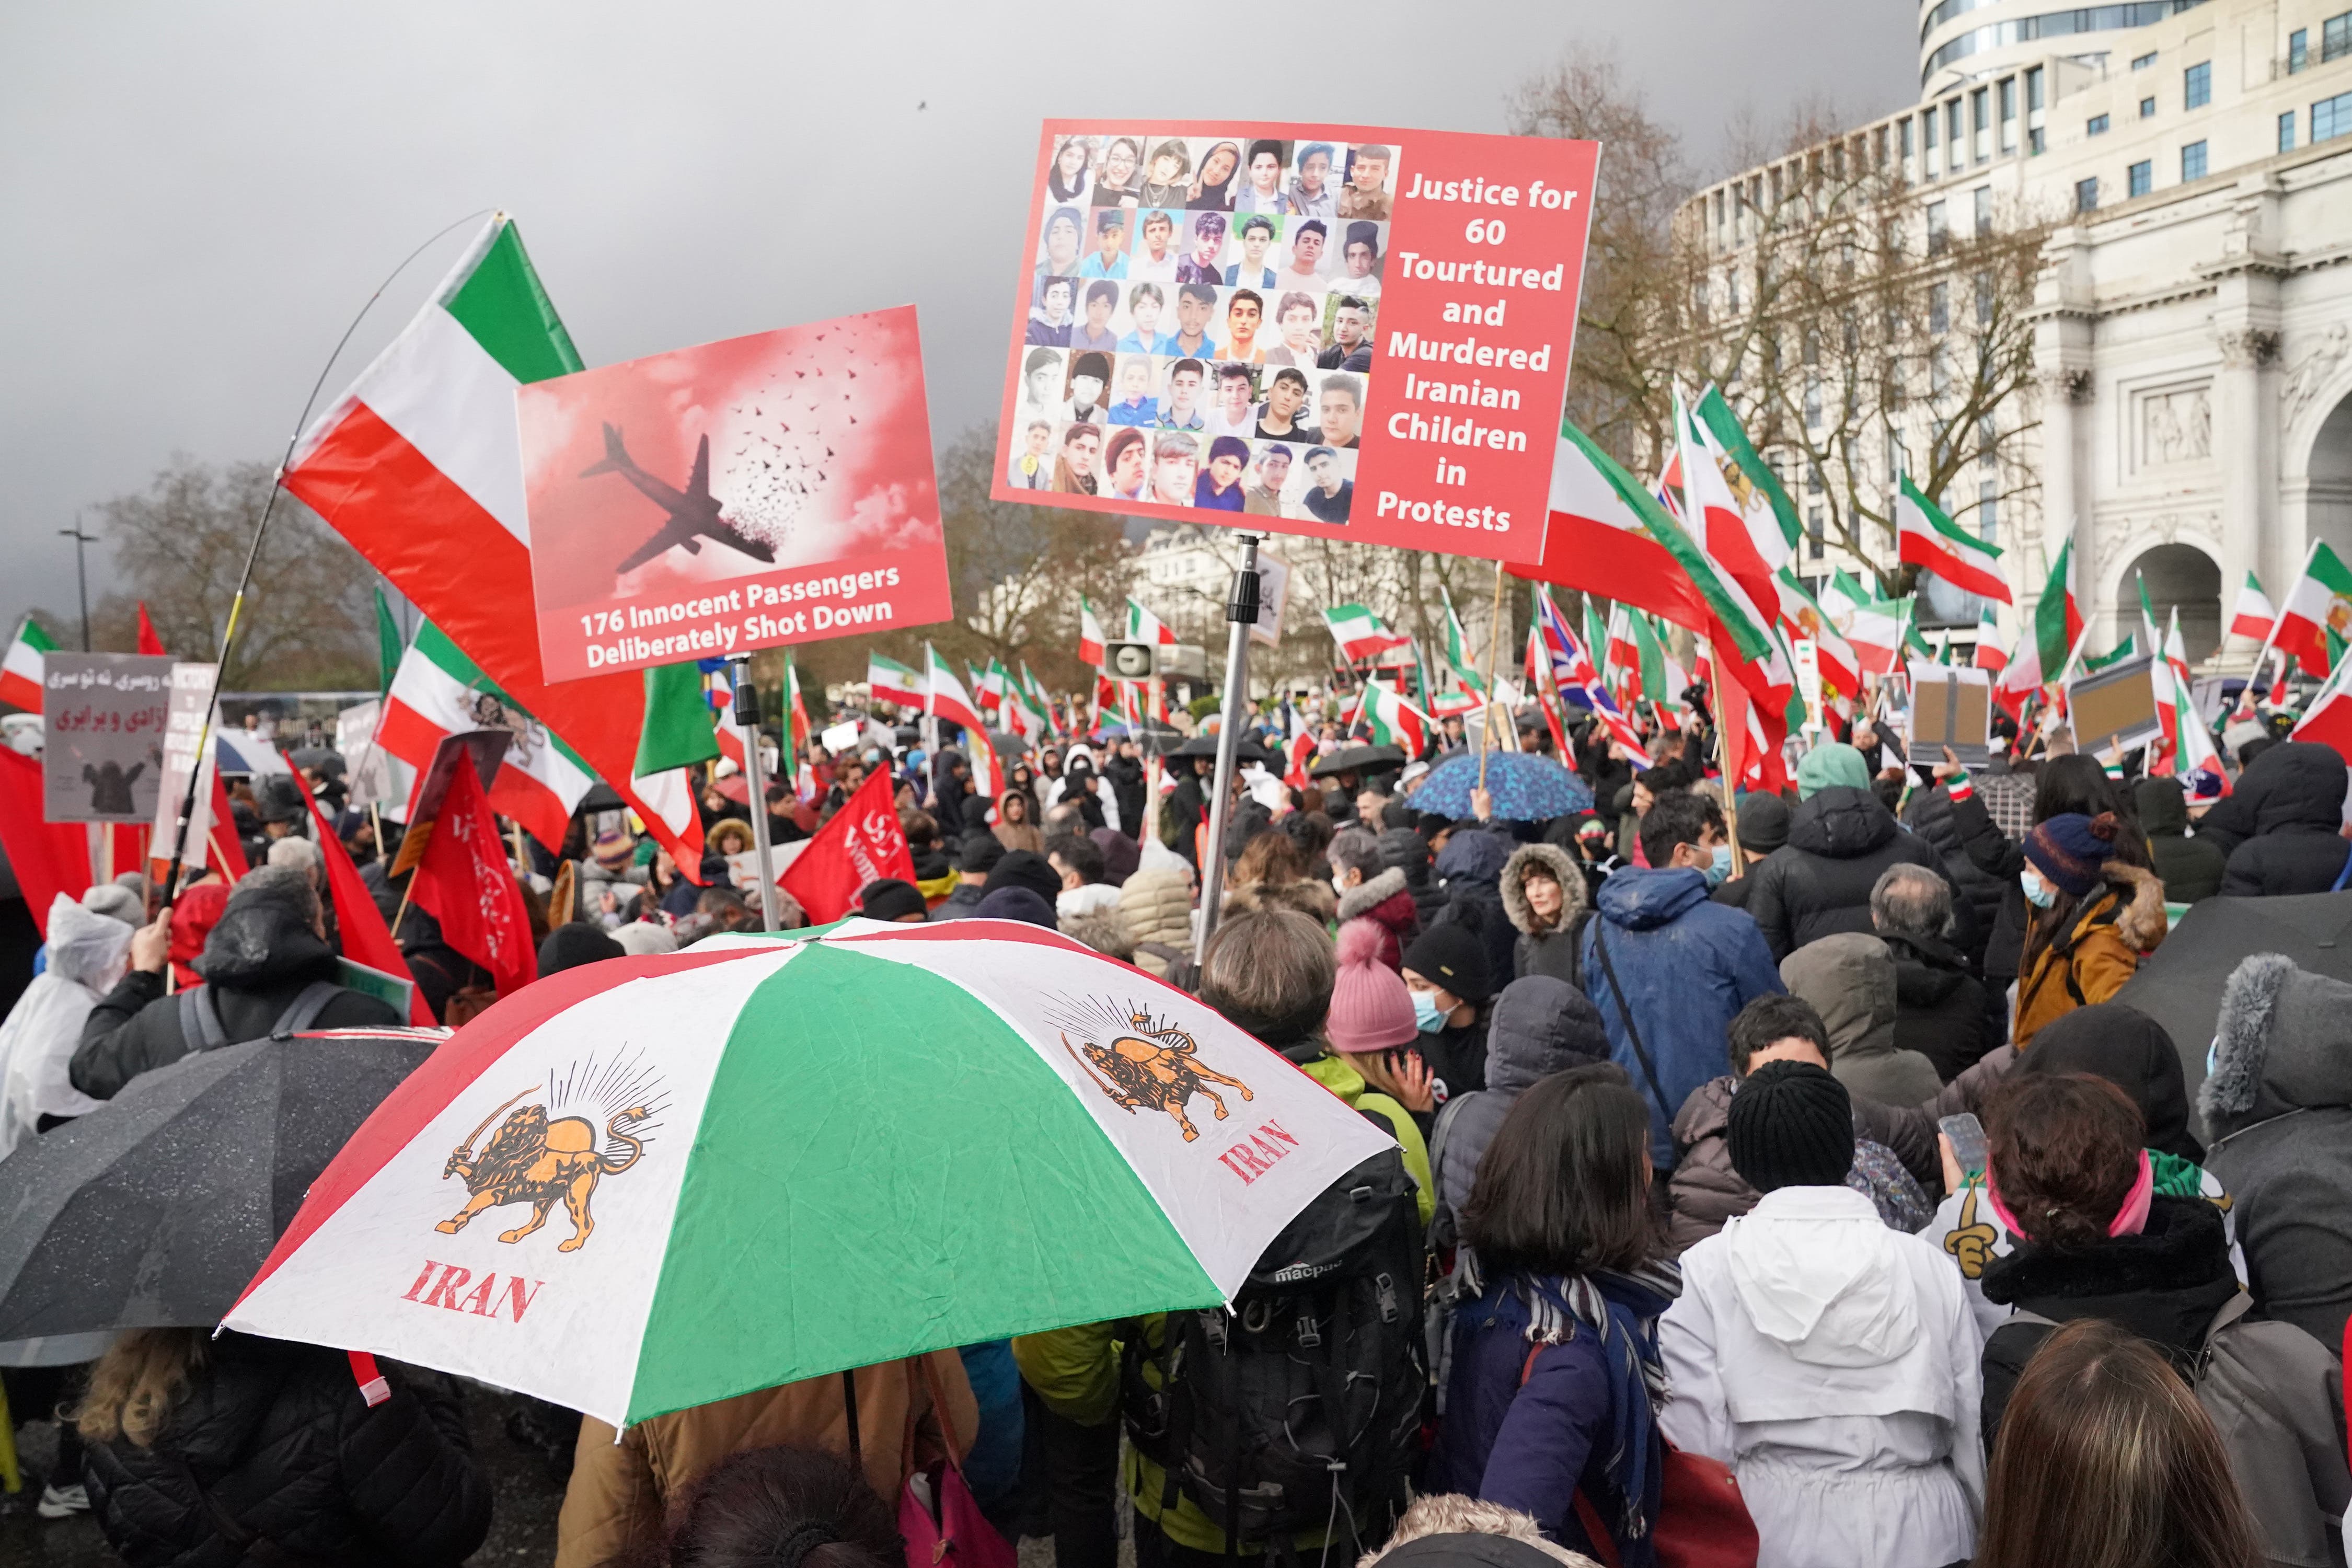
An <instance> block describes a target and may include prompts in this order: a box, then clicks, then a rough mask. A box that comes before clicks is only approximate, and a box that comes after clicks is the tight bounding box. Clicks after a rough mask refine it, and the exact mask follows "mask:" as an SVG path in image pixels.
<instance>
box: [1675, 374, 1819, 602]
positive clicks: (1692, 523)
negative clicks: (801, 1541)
mask: <svg viewBox="0 0 2352 1568" xmlns="http://www.w3.org/2000/svg"><path fill="white" fill-rule="evenodd" d="M1675 433H1676V437H1677V439H1678V443H1679V445H1680V447H1681V448H1682V452H1681V457H1682V473H1683V519H1684V521H1685V524H1686V525H1687V526H1688V527H1689V529H1690V531H1691V533H1692V536H1693V538H1694V540H1695V542H1696V543H1697V545H1698V546H1699V548H1700V549H1702V550H1704V551H1706V553H1707V556H1708V558H1709V559H1711V560H1712V561H1714V562H1715V563H1716V564H1717V566H1718V567H1719V568H1720V569H1721V570H1722V571H1723V572H1724V573H1725V574H1727V575H1728V576H1729V577H1730V578H1731V579H1732V580H1733V581H1734V582H1736V583H1738V584H1739V586H1740V587H1741V588H1742V589H1744V590H1745V591H1746V592H1747V595H1748V600H1749V601H1750V602H1751V603H1752V604H1753V605H1754V606H1755V608H1756V610H1757V612H1758V613H1759V614H1758V619H1759V623H1760V625H1761V626H1763V627H1764V628H1765V629H1766V631H1767V632H1768V633H1769V630H1770V628H1771V627H1772V626H1775V625H1776V624H1777V623H1778V622H1779V620H1780V582H1779V579H1778V578H1777V577H1776V576H1775V575H1774V574H1775V573H1777V572H1778V571H1779V570H1780V567H1781V566H1783V565H1785V564H1786V563H1788V561H1789V559H1790V554H1791V552H1790V548H1789V542H1788V541H1787V540H1786V539H1783V538H1782V537H1781V535H1780V521H1779V520H1778V519H1776V518H1775V517H1773V515H1772V508H1771V506H1770V504H1769V502H1767V501H1766V500H1764V498H1763V497H1762V496H1761V495H1760V494H1759V493H1758V492H1757V491H1756V490H1755V489H1754V488H1753V487H1749V486H1744V485H1743V488H1744V489H1747V492H1748V493H1747V494H1746V495H1744V496H1743V495H1740V494H1738V492H1736V491H1734V489H1732V486H1731V481H1730V479H1728V478H1727V476H1726V475H1725V473H1724V468H1726V467H1727V466H1729V467H1731V468H1733V470H1734V471H1735V472H1736V471H1738V465H1737V464H1734V463H1732V462H1731V458H1730V457H1729V455H1728V454H1727V453H1726V452H1725V451H1724V449H1723V445H1722V443H1721V442H1719V441H1717V439H1716V438H1715V433H1714V432H1713V431H1712V430H1709V429H1708V428H1707V427H1706V426H1705V425H1704V424H1702V423H1700V422H1699V421H1698V420H1697V419H1696V418H1695V417H1694V416H1692V415H1691V413H1690V411H1689V410H1688V409H1686V408H1685V407H1684V406H1683V402H1682V394H1681V393H1680V392H1679V391H1678V392H1676V393H1675ZM1742 478H1743V479H1744V478H1745V476H1742Z"/></svg>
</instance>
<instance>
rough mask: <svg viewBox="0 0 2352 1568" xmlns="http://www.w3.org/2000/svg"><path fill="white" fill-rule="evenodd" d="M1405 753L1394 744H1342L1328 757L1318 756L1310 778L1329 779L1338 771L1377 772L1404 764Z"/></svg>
mask: <svg viewBox="0 0 2352 1568" xmlns="http://www.w3.org/2000/svg"><path fill="white" fill-rule="evenodd" d="M1404 763H1405V755H1404V753H1403V752H1401V751H1399V750H1398V749H1397V748H1396V747H1394V746H1342V747H1340V748H1339V750H1338V751H1336V752H1332V753H1331V754H1330V755H1329V756H1328V757H1322V758H1318V760H1317V761H1316V763H1315V765H1314V766H1313V767H1312V768H1309V769H1308V770H1307V777H1309V778H1317V779H1328V778H1330V777H1331V776H1333V775H1334V774H1336V773H1376V772H1378V771H1379V770H1381V768H1401V767H1402V766H1404Z"/></svg>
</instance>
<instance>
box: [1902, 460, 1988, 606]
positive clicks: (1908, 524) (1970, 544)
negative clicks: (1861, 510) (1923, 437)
mask: <svg viewBox="0 0 2352 1568" xmlns="http://www.w3.org/2000/svg"><path fill="white" fill-rule="evenodd" d="M1895 558H1896V559H1897V560H1899V561H1902V562H1904V563H1906V564H1908V565H1913V566H1917V567H1919V568H1920V569H1921V570H1923V571H1927V572H1933V573H1934V574H1936V575H1937V576H1938V577H1941V578H1942V579H1943V580H1944V581H1945V582H1947V583H1949V584H1952V585H1953V586H1954V587H1956V588H1961V589H1965V590H1966V591H1968V592H1969V593H1971V594H1974V595H1978V596H1979V597H1980V598H1986V599H1998V600H2000V602H2001V603H2002V604H2004V605H2006V604H2008V603H2010V594H2009V578H2008V577H2007V576H2006V575H2004V574H2002V572H2001V569H2000V549H1999V548H1998V547H1997V546H1995V545H1993V544H1990V543H1988V542H1986V541H1984V540H1981V539H1979V538H1977V537H1976V536H1975V535H1974V534H1972V533H1970V532H1969V531H1968V530H1967V529H1964V528H1962V527H1961V526H1960V525H1959V524H1958V523H1957V522H1954V521H1952V520H1951V518H1950V516H1949V515H1948V513H1946V512H1945V510H1944V509H1943V508H1941V507H1939V506H1937V504H1936V503H1935V502H1934V501H1931V500H1928V499H1927V496H1926V495H1925V494H1923V493H1922V492H1921V491H1920V489H1919V487H1918V486H1917V485H1915V484H1913V483H1912V482H1911V476H1910V475H1908V474H1906V475H1904V476H1903V482H1902V483H1901V484H1900V485H1899V486H1897V487H1896V489H1895Z"/></svg>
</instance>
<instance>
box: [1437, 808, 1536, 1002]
mask: <svg viewBox="0 0 2352 1568" xmlns="http://www.w3.org/2000/svg"><path fill="white" fill-rule="evenodd" d="M1510 858H1511V842H1510V840H1508V839H1507V838H1505V837H1502V836H1501V835H1500V834H1497V833H1489V832H1485V831H1474V830H1469V829H1465V830H1463V831H1461V832H1457V833H1455V834H1454V837H1451V838H1449V839H1447V840H1446V841H1445V847H1444V850H1443V851H1442V852H1440V854H1439V855H1438V857H1437V864H1436V871H1437V879H1438V885H1439V887H1440V888H1442V889H1444V894H1445V908H1444V910H1441V911H1440V912H1439V913H1438V915H1437V918H1436V919H1434V920H1431V921H1423V922H1422V923H1423V929H1424V930H1425V929H1427V928H1428V927H1430V926H1433V925H1444V924H1446V923H1448V922H1452V923H1454V924H1458V925H1464V926H1467V927H1469V928H1470V929H1471V930H1472V931H1476V932H1477V933H1478V939H1479V940H1480V941H1481V942H1485V943H1486V967H1487V971H1488V973H1492V974H1494V975H1496V976H1497V977H1500V976H1502V975H1506V974H1508V973H1511V972H1512V971H1511V949H1512V947H1513V946H1514V945H1515V944H1516V943H1517V940H1518V933H1517V931H1514V930H1512V929H1511V918H1510V916H1509V914H1508V913H1507V912H1506V911H1505V910H1504V908H1503V892H1502V885H1501V884H1502V879H1503V868H1504V867H1505V866H1506V865H1507V864H1509V862H1510Z"/></svg>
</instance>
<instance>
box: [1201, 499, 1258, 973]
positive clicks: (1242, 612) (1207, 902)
mask: <svg viewBox="0 0 2352 1568" xmlns="http://www.w3.org/2000/svg"><path fill="white" fill-rule="evenodd" d="M1241 537H1242V563H1241V566H1240V569H1239V570H1237V571H1235V572H1234V587H1233V594H1232V596H1231V598H1230V599H1229V600H1228V601H1227V602H1226V605H1225V619H1226V620H1227V621H1228V622H1230V623H1231V629H1230V630H1228V631H1227V632H1226V634H1225V692H1224V704H1223V709H1222V717H1221V718H1220V719H1219V720H1218V721H1217V766H1216V770H1215V773H1214V774H1213V784H1212V785H1211V789H1210V795H1209V843H1208V847H1207V850H1206V852H1205V853H1204V854H1203V855H1202V866H1201V945H1200V946H1199V947H1197V948H1195V949H1194V950H1193V959H1194V962H1196V963H1198V962H1200V961H1202V960H1203V959H1205V958H1206V957H1207V955H1208V952H1209V938H1210V937H1211V936H1213V935H1214V934H1215V933H1216V930H1217V912H1218V911H1217V906H1218V904H1219V903H1220V902H1222V901H1223V898H1224V889H1225V817H1226V816H1227V813H1228V807H1227V798H1226V797H1227V796H1229V795H1232V794H1233V789H1234V759H1235V754H1236V753H1237V752H1239V750H1240V748H1241V716H1242V711H1243V710H1244V709H1245V708H1246V707H1247V706H1248V704H1249V640H1250V628H1251V627H1252V626H1255V625H1257V611H1258V581H1257V542H1258V540H1257V535H1256V534H1255V533H1244V534H1243V535H1242V536H1241Z"/></svg>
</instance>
